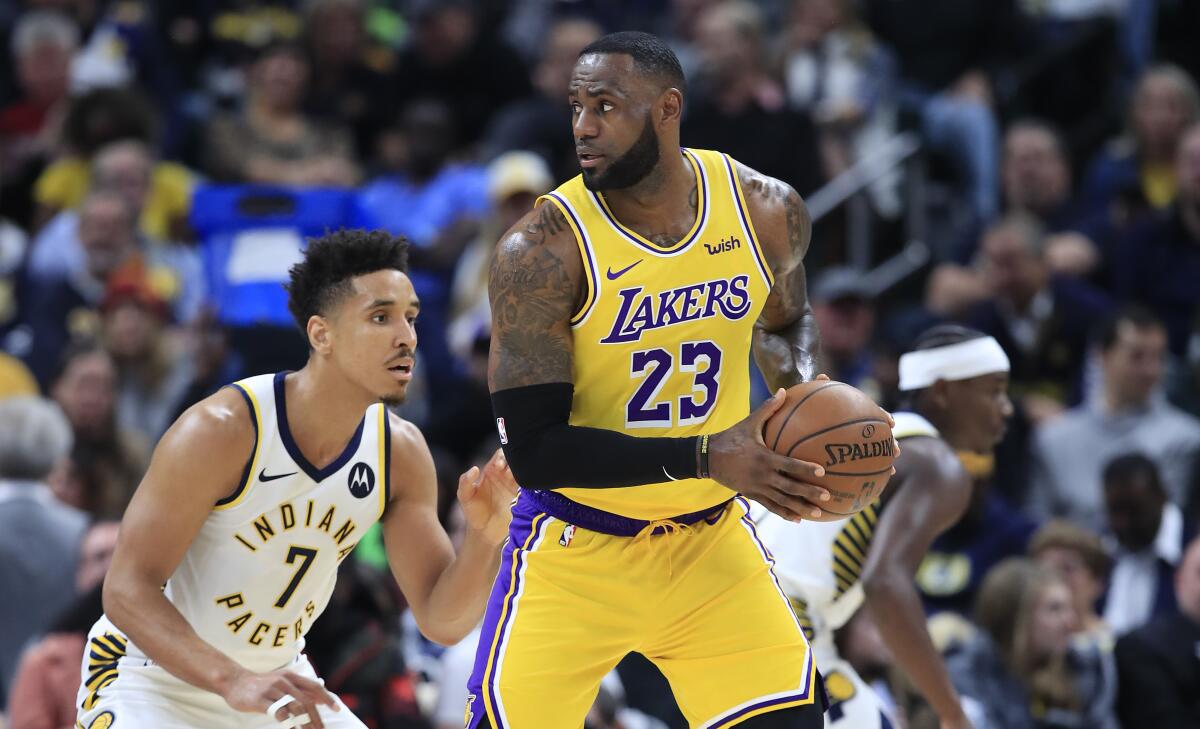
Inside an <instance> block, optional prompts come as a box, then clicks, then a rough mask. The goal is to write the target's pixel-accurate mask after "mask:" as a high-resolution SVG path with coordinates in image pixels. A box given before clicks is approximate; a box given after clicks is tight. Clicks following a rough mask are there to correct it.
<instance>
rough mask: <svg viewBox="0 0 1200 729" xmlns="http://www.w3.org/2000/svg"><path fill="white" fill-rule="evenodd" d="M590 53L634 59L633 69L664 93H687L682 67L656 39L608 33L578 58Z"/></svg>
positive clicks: (647, 35) (637, 33)
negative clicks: (672, 90) (653, 80)
mask: <svg viewBox="0 0 1200 729" xmlns="http://www.w3.org/2000/svg"><path fill="white" fill-rule="evenodd" d="M593 53H600V54H614V55H615V54H625V55H627V56H629V57H630V58H632V59H633V66H634V68H636V69H637V70H638V71H640V72H641V73H643V74H645V75H647V76H653V77H654V78H656V79H658V80H659V81H661V82H662V86H663V88H664V89H666V88H670V87H675V88H677V89H679V91H680V92H681V93H686V91H687V88H686V87H687V79H686V78H684V75H683V66H681V65H679V58H678V57H676V55H675V52H674V51H672V50H671V47H670V46H668V45H667V44H666V43H665V42H663V40H662V39H661V38H659V37H658V36H656V35H651V34H650V33H642V32H641V31H636V30H626V31H621V32H620V33H609V34H608V35H606V36H604V37H602V38H597V39H596V40H594V41H592V42H591V43H589V44H587V46H585V47H584V49H583V50H582V51H580V52H579V57H580V58H582V57H583V56H586V55H589V54H593Z"/></svg>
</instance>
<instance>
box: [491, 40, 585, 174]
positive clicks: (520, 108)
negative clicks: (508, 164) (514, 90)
mask: <svg viewBox="0 0 1200 729" xmlns="http://www.w3.org/2000/svg"><path fill="white" fill-rule="evenodd" d="M601 34H602V31H601V30H600V26H598V25H596V24H595V23H593V22H592V21H590V20H588V19H586V18H564V19H562V20H559V21H557V22H555V23H554V25H552V26H551V27H550V30H549V32H548V33H547V34H546V41H545V44H544V46H543V50H542V56H541V58H540V59H539V60H538V64H537V66H536V67H535V68H534V69H533V84H534V88H535V89H536V90H537V95H536V96H533V97H530V98H529V99H525V100H523V101H518V102H514V103H512V104H509V105H508V106H506V107H505V108H504V109H503V110H501V111H500V112H499V113H498V114H497V116H496V118H495V119H493V120H492V123H491V125H490V127H489V128H488V133H487V137H486V139H485V140H484V142H483V150H484V151H483V156H484V158H485V159H495V158H496V157H498V156H499V155H501V154H503V153H504V152H507V151H510V150H527V151H530V152H535V153H537V154H539V155H541V157H542V158H543V159H544V160H546V164H548V165H550V168H551V170H552V171H553V174H554V179H555V180H556V181H559V182H563V181H566V180H569V179H570V178H572V177H574V176H575V175H577V174H579V158H577V157H576V156H575V140H574V139H573V138H572V137H571V135H570V134H564V133H563V130H564V129H567V128H569V127H570V122H571V107H570V105H569V104H568V103H567V84H568V82H570V80H571V71H572V70H574V68H575V61H576V60H578V59H579V52H580V51H582V50H583V49H584V47H585V46H587V44H589V43H591V42H592V41H594V40H596V39H597V38H599V37H600V35H601Z"/></svg>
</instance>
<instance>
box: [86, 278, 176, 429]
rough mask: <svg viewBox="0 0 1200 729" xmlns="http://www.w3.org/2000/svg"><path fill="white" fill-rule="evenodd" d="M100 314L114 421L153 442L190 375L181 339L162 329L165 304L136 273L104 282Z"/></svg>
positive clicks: (165, 321)
mask: <svg viewBox="0 0 1200 729" xmlns="http://www.w3.org/2000/svg"><path fill="white" fill-rule="evenodd" d="M100 313H101V317H102V322H101V331H102V334H103V339H104V344H105V347H106V348H107V349H108V351H109V353H110V354H111V355H112V357H113V360H114V362H115V363H116V365H117V378H118V386H117V387H118V389H117V404H116V411H117V425H118V426H119V427H120V428H121V429H122V430H125V431H128V432H130V433H134V434H136V435H137V436H138V437H139V438H140V439H142V440H144V441H145V442H147V443H156V442H158V439H159V437H160V436H162V434H163V433H164V432H166V430H167V427H168V426H170V424H171V422H172V421H173V420H174V417H175V415H176V413H178V412H179V404H180V402H181V401H182V399H183V397H184V396H185V394H186V393H187V391H188V388H189V387H190V386H191V384H192V379H193V376H194V374H195V368H194V367H193V366H192V360H191V358H190V357H189V356H188V355H189V353H188V352H187V351H186V349H185V341H184V340H183V338H182V337H180V336H178V333H177V332H173V331H171V330H169V329H168V328H167V324H168V323H169V321H170V312H169V310H168V308H167V302H166V301H165V300H164V299H163V298H162V297H161V296H160V295H159V294H158V293H157V292H155V291H154V289H153V288H152V287H151V286H150V282H149V281H147V280H145V279H144V278H142V277H139V276H125V277H118V278H116V279H114V280H113V281H112V282H110V283H109V285H108V290H107V291H106V293H105V295H104V299H103V301H101V303H100Z"/></svg>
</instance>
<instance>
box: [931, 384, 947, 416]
mask: <svg viewBox="0 0 1200 729" xmlns="http://www.w3.org/2000/svg"><path fill="white" fill-rule="evenodd" d="M929 399H930V400H932V401H933V404H934V405H936V406H937V407H938V408H939V409H941V410H945V409H946V408H948V407H950V383H949V382H946V381H945V380H938V381H937V382H935V383H933V384H932V385H930V386H929Z"/></svg>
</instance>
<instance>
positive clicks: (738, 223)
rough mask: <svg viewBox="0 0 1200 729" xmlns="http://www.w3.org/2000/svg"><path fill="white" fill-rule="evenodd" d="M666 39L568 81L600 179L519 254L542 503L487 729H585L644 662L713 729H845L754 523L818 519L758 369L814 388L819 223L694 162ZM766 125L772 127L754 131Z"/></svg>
mask: <svg viewBox="0 0 1200 729" xmlns="http://www.w3.org/2000/svg"><path fill="white" fill-rule="evenodd" d="M683 89H684V79H683V75H682V71H681V70H680V67H679V63H678V60H677V59H676V58H675V56H674V54H673V53H671V51H670V50H669V49H668V48H667V47H666V45H665V44H664V43H663V42H662V41H661V40H659V39H658V38H655V37H654V36H651V35H648V34H645V33H617V34H615V35H610V36H606V37H604V38H602V39H600V40H598V41H596V42H595V43H593V44H591V45H590V46H588V47H587V48H585V49H584V51H583V52H582V53H581V55H580V57H579V60H578V62H577V64H576V66H575V70H574V73H573V77H572V80H571V83H570V88H569V90H568V98H569V99H570V102H571V106H572V108H573V110H574V111H573V133H574V137H575V140H576V147H577V152H578V155H579V159H580V163H581V166H582V168H583V174H582V175H581V176H580V177H577V178H575V179H573V180H571V181H570V182H567V183H566V184H564V185H563V186H561V187H560V188H558V190H556V191H554V192H552V193H550V194H549V195H547V196H545V197H543V198H542V199H540V200H539V201H538V205H537V207H536V208H535V210H533V211H532V212H531V213H529V214H528V215H527V216H526V218H525V219H524V220H522V221H521V222H520V223H518V224H517V225H516V226H514V227H513V228H512V229H511V230H510V231H509V233H508V234H507V235H506V236H505V237H504V238H503V239H502V240H501V241H500V242H499V244H498V246H497V250H496V256H495V260H494V262H493V267H492V270H491V276H490V284H489V287H490V296H491V302H492V315H493V335H492V350H491V357H490V362H489V373H488V374H489V384H490V388H491V391H492V398H493V406H494V409H495V412H496V416H497V425H498V427H499V431H500V436H501V443H503V444H504V448H505V453H506V455H507V456H508V459H509V463H510V464H511V466H512V469H513V472H514V474H515V475H516V477H517V480H518V482H520V483H521V484H522V491H521V493H520V496H519V497H518V500H517V502H516V504H515V506H514V511H513V522H512V525H511V534H510V538H509V543H508V545H507V547H506V549H505V554H504V557H503V561H502V563H501V569H500V574H499V577H498V579H497V582H496V585H495V587H494V588H493V593H492V601H491V603H490V604H489V606H488V611H487V613H486V615H485V618H484V624H483V630H482V638H481V641H480V645H479V650H478V654H477V659H476V665H475V671H474V674H473V676H472V679H471V683H470V686H469V689H470V695H469V698H468V706H467V725H468V726H469V727H472V729H475V728H477V727H492V728H493V729H501V728H503V729H508V728H510V727H513V728H515V729H540V728H541V727H555V728H556V729H557V728H559V727H562V728H563V729H568V728H577V727H579V726H581V725H582V723H583V719H584V715H585V714H586V712H587V709H588V706H589V705H590V704H591V702H592V697H593V696H594V695H595V692H596V689H597V686H598V685H599V682H600V680H601V678H602V677H603V676H604V675H605V674H606V673H607V672H608V671H609V670H610V669H611V668H612V667H613V666H615V665H616V664H617V662H618V661H619V660H620V659H621V658H622V657H624V656H625V655H626V654H627V653H629V652H631V651H637V652H640V653H642V654H643V655H645V656H646V657H647V658H649V659H650V660H651V661H653V662H654V663H655V664H657V665H658V667H659V668H660V669H661V670H662V671H663V673H664V674H665V675H666V677H667V678H668V679H669V680H670V682H671V686H672V689H673V691H674V694H675V697H676V699H677V701H678V703H679V705H680V708H681V709H682V711H683V713H684V715H685V716H686V717H687V719H688V721H689V722H690V723H691V724H692V726H695V727H728V726H733V725H743V726H746V727H757V728H760V729H761V728H765V727H788V728H809V727H811V728H813V729H816V728H817V727H821V726H822V710H823V704H824V699H823V690H822V688H821V685H820V679H819V677H818V675H817V673H816V671H815V669H814V667H813V662H812V657H811V655H810V652H809V649H808V645H807V643H806V641H805V639H804V635H803V632H802V631H801V628H800V626H799V625H798V623H797V621H796V619H795V617H794V615H793V614H792V611H791V609H790V607H789V605H788V602H787V599H786V598H785V597H784V596H783V595H782V594H781V593H780V591H779V589H778V586H777V583H776V582H775V580H774V577H773V576H772V574H771V570H770V567H771V558H770V556H769V555H768V554H767V552H766V551H765V550H764V549H763V547H762V545H761V544H760V543H759V541H758V539H757V536H756V534H755V531H754V524H753V523H752V521H751V520H750V519H749V518H748V517H747V505H746V502H745V501H744V500H743V499H741V498H739V497H738V493H739V492H740V493H742V494H745V495H746V496H749V497H751V498H753V499H756V500H759V501H761V502H762V503H764V504H765V505H767V506H768V507H769V508H770V509H771V510H772V511H774V512H776V513H779V514H780V515H782V516H784V517H786V518H788V519H793V520H794V519H799V518H801V517H805V516H810V515H813V514H814V513H816V514H819V513H820V507H819V504H820V503H821V500H822V496H823V495H826V494H825V491H824V489H821V488H819V487H816V486H814V485H811V484H810V483H807V482H806V479H809V480H811V479H812V478H813V477H814V476H819V475H821V473H822V471H821V469H820V467H819V466H817V465H816V464H810V463H805V462H802V461H797V460H793V459H790V458H785V457H783V456H779V455H776V454H775V453H773V452H771V451H770V450H769V449H767V448H766V446H765V445H764V444H763V441H762V435H761V432H762V424H763V422H764V421H765V419H766V418H767V417H768V416H769V415H770V414H771V413H772V412H774V411H775V410H776V409H777V408H778V407H779V405H780V404H781V402H782V400H781V399H780V397H779V393H778V392H777V393H776V396H775V398H773V399H772V401H770V402H769V403H768V404H766V405H765V406H763V407H762V408H760V409H759V410H758V411H757V412H755V413H754V414H753V415H750V416H749V417H747V416H748V413H749V394H750V393H749V372H748V364H749V359H750V354H751V343H752V342H753V351H754V355H755V357H756V359H757V361H758V364H759V367H760V369H761V370H762V371H763V374H764V376H765V377H766V379H767V381H768V383H769V384H770V385H771V386H772V387H773V388H782V387H786V386H788V385H792V384H795V383H798V382H800V381H802V380H804V379H806V378H808V377H811V376H812V374H813V357H814V355H815V353H816V348H817V344H818V343H817V331H816V327H815V325H814V323H813V321H812V317H811V312H810V309H809V306H808V303H807V300H806V293H805V276H804V267H803V263H802V260H803V257H804V254H805V252H806V249H807V246H808V241H809V218H808V215H807V212H806V210H805V207H804V204H803V202H802V201H801V199H800V197H799V196H798V195H797V194H796V192H795V191H794V190H792V189H791V188H790V187H788V186H787V185H785V184H783V183H781V182H779V181H777V180H774V179H771V178H767V177H764V176H762V175H760V174H758V173H756V172H754V171H753V170H750V169H747V168H746V167H744V166H742V165H740V164H738V163H737V162H736V161H735V160H732V159H730V158H729V157H727V156H726V155H723V154H721V153H719V152H713V151H704V150H692V149H681V148H680V145H679V141H680V140H679V120H680V114H681V113H682V110H683ZM746 133H747V134H753V133H754V130H752V129H748V130H746Z"/></svg>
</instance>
